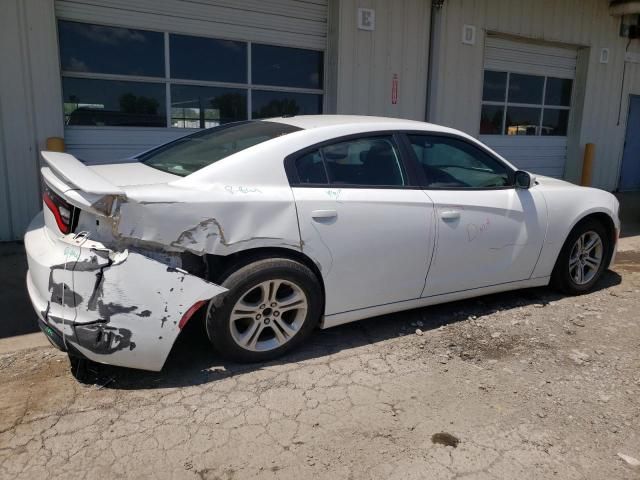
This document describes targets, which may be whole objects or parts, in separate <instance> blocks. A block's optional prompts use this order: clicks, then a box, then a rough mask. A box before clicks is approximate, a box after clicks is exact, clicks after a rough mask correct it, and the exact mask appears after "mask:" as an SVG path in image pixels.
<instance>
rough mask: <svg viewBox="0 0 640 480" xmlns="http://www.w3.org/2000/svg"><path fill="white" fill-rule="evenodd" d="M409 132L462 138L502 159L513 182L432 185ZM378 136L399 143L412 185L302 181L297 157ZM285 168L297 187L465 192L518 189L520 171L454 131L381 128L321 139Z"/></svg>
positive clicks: (286, 162)
mask: <svg viewBox="0 0 640 480" xmlns="http://www.w3.org/2000/svg"><path fill="white" fill-rule="evenodd" d="M409 135H428V136H430V137H441V138H453V139H455V140H459V141H461V142H464V143H466V144H467V145H469V146H470V147H472V148H475V149H477V150H479V151H481V152H482V153H484V154H486V155H488V156H489V157H491V158H492V159H493V160H495V161H496V162H498V163H499V164H500V165H502V166H504V167H505V169H506V170H507V171H508V172H509V185H505V186H504V187H459V188H450V187H430V186H429V183H428V181H427V177H426V175H425V174H424V170H423V169H422V168H421V167H420V162H419V161H418V158H417V157H416V154H415V152H414V151H413V148H412V147H411V141H410V140H409ZM376 136H391V137H393V140H394V142H395V146H396V147H397V149H398V153H399V154H400V162H401V163H402V167H403V168H404V170H405V173H406V174H407V180H408V182H409V184H408V185H403V186H397V185H349V184H339V185H333V184H331V183H330V182H329V181H328V180H329V177H328V174H327V183H302V182H300V178H299V177H298V171H297V169H296V160H297V159H298V158H300V157H302V156H304V155H306V154H308V153H311V152H313V151H314V150H317V149H319V148H321V147H324V146H326V145H332V144H334V143H341V142H343V141H348V140H351V139H355V138H366V137H376ZM284 169H285V173H286V174H287V179H288V180H289V185H290V186H291V187H297V188H334V187H339V188H368V189H374V188H379V189H385V190H388V189H393V190H452V191H458V190H464V191H481V190H510V189H515V188H516V186H515V182H514V175H515V173H516V171H517V170H516V169H514V168H513V167H511V166H510V165H508V164H507V163H505V162H504V161H503V160H502V159H500V158H498V157H497V156H496V155H495V154H494V153H493V152H491V151H490V150H489V149H488V148H486V147H485V146H484V145H481V144H480V145H479V144H476V143H474V142H470V141H469V140H468V139H466V138H464V137H462V136H460V135H456V134H453V133H446V132H434V131H430V130H378V131H369V132H362V133H354V134H350V135H344V136H341V137H335V138H332V139H330V140H324V141H322V142H318V143H316V144H313V145H310V146H308V147H305V148H303V149H301V150H298V151H296V152H294V153H291V154H289V155H287V156H286V157H285V159H284Z"/></svg>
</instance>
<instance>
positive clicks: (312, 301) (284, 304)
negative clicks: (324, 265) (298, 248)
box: [206, 258, 322, 362]
mask: <svg viewBox="0 0 640 480" xmlns="http://www.w3.org/2000/svg"><path fill="white" fill-rule="evenodd" d="M222 286H223V287H225V288H227V289H228V290H229V291H228V292H227V294H226V295H224V296H223V297H222V298H221V299H218V298H216V299H214V300H212V301H211V302H210V304H209V308H208V310H207V322H206V325H207V335H208V336H209V339H210V340H211V343H212V344H213V345H214V347H215V348H216V350H218V351H219V352H220V353H221V354H222V355H223V356H225V357H227V358H230V359H233V360H236V361H240V362H261V361H266V360H270V359H272V358H275V357H278V356H280V355H282V354H284V353H285V352H287V351H289V350H291V349H292V348H295V347H296V346H297V345H299V344H300V343H301V342H302V341H304V340H305V338H307V337H308V336H309V335H310V333H311V332H312V331H313V329H314V328H315V326H316V325H317V324H318V321H319V318H320V315H321V309H322V290H321V288H320V284H319V281H318V279H317V277H316V276H315V274H314V273H313V272H312V271H311V270H310V269H309V268H307V267H306V266H305V265H302V264H301V263H298V262H296V261H294V260H290V259H287V258H270V259H264V260H258V261H255V262H253V263H250V264H248V265H245V266H243V267H240V268H238V269H237V270H236V271H235V272H234V273H232V274H231V275H230V276H229V277H227V279H226V280H225V281H224V282H223V283H222Z"/></svg>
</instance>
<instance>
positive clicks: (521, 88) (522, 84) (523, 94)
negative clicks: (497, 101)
mask: <svg viewBox="0 0 640 480" xmlns="http://www.w3.org/2000/svg"><path fill="white" fill-rule="evenodd" d="M543 88H544V77H538V76H536V75H521V74H519V73H512V74H511V75H509V103H530V104H535V105H541V104H542V89H543Z"/></svg>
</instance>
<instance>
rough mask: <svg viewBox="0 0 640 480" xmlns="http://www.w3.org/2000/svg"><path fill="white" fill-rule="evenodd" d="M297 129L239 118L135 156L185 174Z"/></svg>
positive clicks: (274, 123) (140, 159) (154, 165)
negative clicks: (240, 120) (237, 120)
mask: <svg viewBox="0 0 640 480" xmlns="http://www.w3.org/2000/svg"><path fill="white" fill-rule="evenodd" d="M298 130H300V128H298V127H293V126H291V125H286V124H283V123H276V122H265V121H261V122H253V121H249V122H239V123H230V124H226V125H222V126H219V127H215V128H210V129H208V130H204V131H201V132H197V133H194V134H192V135H187V136H186V137H182V138H179V139H178V140H176V141H174V142H171V143H168V144H166V145H163V146H161V147H158V148H156V149H154V150H151V151H150V152H147V153H145V154H143V155H141V156H139V157H138V158H137V159H138V160H139V161H141V162H142V163H144V164H146V165H149V166H150V167H153V168H157V169H158V170H162V171H164V172H168V173H173V174H174V175H180V176H183V177H186V176H187V175H189V174H191V173H193V172H195V171H196V170H200V169H201V168H204V167H206V166H208V165H211V164H212V163H215V162H217V161H218V160H222V159H223V158H226V157H228V156H230V155H233V154H234V153H238V152H240V151H242V150H244V149H245V148H249V147H252V146H254V145H257V144H259V143H262V142H266V141H267V140H271V139H273V138H276V137H280V136H282V135H286V134H288V133H291V132H295V131H298Z"/></svg>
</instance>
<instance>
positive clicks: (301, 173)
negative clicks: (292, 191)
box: [296, 150, 329, 184]
mask: <svg viewBox="0 0 640 480" xmlns="http://www.w3.org/2000/svg"><path fill="white" fill-rule="evenodd" d="M296 170H297V171H298V179H299V180H300V183H313V184H327V183H329V181H328V180H327V172H326V170H325V169H324V164H323V163H322V155H321V154H320V150H315V151H313V152H311V153H307V154H306V155H303V156H302V157H300V158H298V159H297V160H296Z"/></svg>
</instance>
